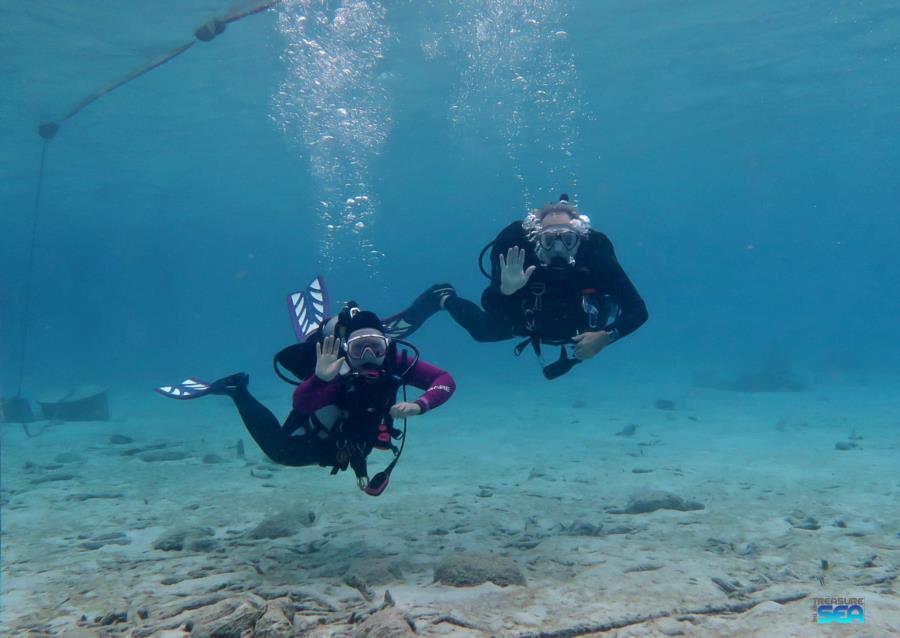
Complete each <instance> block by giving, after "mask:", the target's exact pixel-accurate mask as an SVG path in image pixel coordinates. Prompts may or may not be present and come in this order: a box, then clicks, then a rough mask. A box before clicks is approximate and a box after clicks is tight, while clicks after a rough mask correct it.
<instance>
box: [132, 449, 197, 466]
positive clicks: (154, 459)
mask: <svg viewBox="0 0 900 638" xmlns="http://www.w3.org/2000/svg"><path fill="white" fill-rule="evenodd" d="M138 458H139V459H140V460H142V461H144V462H145V463H159V462H162V461H183V460H185V459H189V458H191V455H190V453H188V452H184V451H180V450H152V451H150V452H144V453H142V454H138Z"/></svg>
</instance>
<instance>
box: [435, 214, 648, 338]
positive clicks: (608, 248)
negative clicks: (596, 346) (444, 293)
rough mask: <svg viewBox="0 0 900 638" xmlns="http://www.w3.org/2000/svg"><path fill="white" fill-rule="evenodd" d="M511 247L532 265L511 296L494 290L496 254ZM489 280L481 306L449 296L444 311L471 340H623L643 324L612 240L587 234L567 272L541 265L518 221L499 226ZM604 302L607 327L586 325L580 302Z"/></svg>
mask: <svg viewBox="0 0 900 638" xmlns="http://www.w3.org/2000/svg"><path fill="white" fill-rule="evenodd" d="M513 246H519V247H520V248H523V249H525V268H527V267H528V266H537V268H536V270H535V271H534V273H533V274H532V275H531V277H530V279H529V280H528V283H526V284H525V286H523V287H522V289H521V290H519V291H517V292H515V293H513V294H512V295H504V294H503V293H502V292H501V291H500V255H501V254H504V255H505V254H506V252H507V250H509V249H510V248H511V247H513ZM491 274H492V278H493V281H492V283H491V284H490V285H489V286H488V287H487V288H486V289H485V291H484V293H483V294H482V295H481V305H482V306H483V309H482V308H480V307H479V306H478V305H477V304H475V303H474V302H472V301H469V300H467V299H463V298H461V297H458V296H455V295H453V296H450V297H448V298H447V300H446V302H445V303H444V308H445V309H446V310H447V311H449V313H450V315H451V316H452V317H453V319H454V320H456V322H457V323H458V324H460V325H461V326H462V327H463V328H465V329H466V330H467V331H468V333H469V334H470V335H472V337H473V338H474V339H475V340H477V341H501V340H504V339H511V338H513V337H517V336H518V337H536V338H538V339H540V340H541V341H542V342H544V343H556V344H560V343H568V342H570V341H571V339H572V337H573V336H575V334H576V333H579V332H586V331H589V330H606V331H608V332H611V333H613V335H614V337H615V338H621V337H624V336H626V335H628V334H630V333H632V332H634V331H635V330H637V329H638V327H640V326H641V324H643V323H644V322H645V321H646V320H647V307H646V305H645V304H644V301H643V299H641V296H640V295H639V294H638V292H637V290H636V289H635V287H634V285H633V284H632V283H631V280H629V279H628V276H627V275H626V274H625V271H624V270H622V267H621V266H620V265H619V262H618V260H617V259H616V255H615V252H614V250H613V245H612V242H611V241H610V240H609V238H607V237H606V235H604V234H603V233H601V232H598V231H595V230H591V231H590V235H589V236H588V237H587V238H586V239H583V240H582V242H581V246H580V247H579V248H578V253H577V254H576V256H575V265H574V266H572V267H568V268H560V269H555V268H548V267H544V266H543V265H542V264H541V262H540V261H539V259H538V257H537V255H536V254H535V252H534V247H533V245H532V243H531V242H530V241H529V240H528V238H527V237H526V235H525V230H524V229H523V228H522V224H521V222H513V223H511V224H510V225H509V226H507V227H506V228H504V229H503V230H502V231H501V232H500V234H499V235H498V236H497V239H496V240H495V241H494V245H493V247H492V249H491ZM585 297H587V298H589V299H595V300H598V303H602V302H601V301H599V300H603V299H606V300H608V301H611V302H612V303H613V304H615V306H617V310H616V311H615V313H614V315H613V316H612V321H611V323H608V324H607V323H606V316H604V317H603V320H602V322H601V325H598V326H592V325H590V324H591V322H590V317H589V314H588V313H587V312H586V311H585V309H584V307H583V300H584V298H585Z"/></svg>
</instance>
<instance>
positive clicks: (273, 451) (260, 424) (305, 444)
mask: <svg viewBox="0 0 900 638" xmlns="http://www.w3.org/2000/svg"><path fill="white" fill-rule="evenodd" d="M230 396H231V398H232V399H234V404H235V405H236V406H237V409H238V412H239V413H240V415H241V419H242V420H243V421H244V425H245V426H247V431H248V432H249V433H250V436H252V437H253V440H254V441H256V444H257V445H258V446H259V449H260V450H262V451H263V453H264V454H265V455H266V456H267V457H269V458H270V459H271V460H272V461H273V462H275V463H278V464H280V465H292V466H295V467H300V466H305V465H321V466H323V467H324V466H328V465H334V464H335V463H336V456H335V446H334V443H333V442H332V441H330V440H328V439H321V438H319V437H318V436H317V435H316V431H315V430H316V428H313V427H309V426H310V417H309V416H307V415H304V414H300V413H299V412H297V411H296V410H291V413H290V414H289V415H288V417H287V419H285V422H284V425H282V424H281V423H279V422H278V418H277V417H276V416H275V415H274V414H272V411H271V410H269V408H267V407H266V406H264V405H263V404H262V403H260V402H259V401H257V400H256V398H255V397H254V396H253V395H252V394H250V392H249V390H247V388H246V387H240V388H237V389H236V390H234V391H233V392H232V393H230ZM298 431H300V432H302V434H296V432H298Z"/></svg>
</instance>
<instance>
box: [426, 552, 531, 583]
mask: <svg viewBox="0 0 900 638" xmlns="http://www.w3.org/2000/svg"><path fill="white" fill-rule="evenodd" d="M434 581H435V582H437V583H442V584H444V585H450V586H451V587H473V586H475V585H481V584H482V583H487V582H492V583H494V584H495V585H500V586H501V587H506V586H507V585H521V586H525V585H526V582H525V574H523V573H522V570H521V569H519V566H518V565H517V564H516V563H515V561H513V560H512V559H510V558H506V557H505V556H496V555H494V554H482V553H475V552H460V553H457V554H452V555H451V556H448V557H447V558H445V559H444V560H443V561H442V562H441V564H440V565H438V566H437V567H436V568H435V570H434Z"/></svg>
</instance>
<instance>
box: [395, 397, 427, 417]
mask: <svg viewBox="0 0 900 638" xmlns="http://www.w3.org/2000/svg"><path fill="white" fill-rule="evenodd" d="M419 414H422V406H420V405H419V404H418V403H412V402H410V401H401V402H400V403H397V404H395V405H392V406H391V416H392V417H394V418H395V419H403V418H406V417H408V416H417V415H419Z"/></svg>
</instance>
